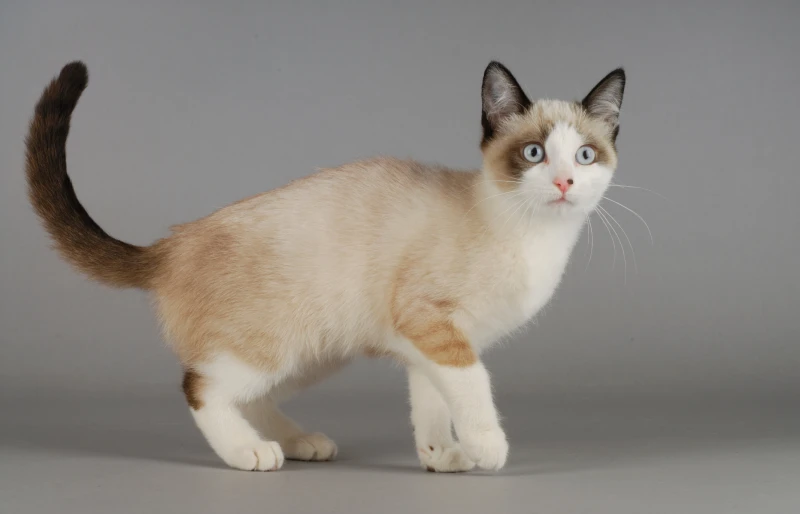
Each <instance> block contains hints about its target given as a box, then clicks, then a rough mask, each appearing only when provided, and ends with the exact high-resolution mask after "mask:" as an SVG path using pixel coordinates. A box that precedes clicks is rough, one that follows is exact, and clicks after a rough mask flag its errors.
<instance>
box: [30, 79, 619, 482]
mask: <svg viewBox="0 0 800 514" xmlns="http://www.w3.org/2000/svg"><path fill="white" fill-rule="evenodd" d="M81 66H82V65H81V64H73V65H71V67H67V68H65V70H66V71H65V72H62V76H61V77H60V78H59V79H58V80H56V81H54V82H53V85H51V86H50V89H48V90H47V91H46V94H45V96H44V100H43V102H45V101H46V100H48V99H49V98H50V97H48V96H47V95H50V96H51V97H56V98H57V97H58V95H62V96H65V95H71V96H69V98H71V99H72V100H73V103H72V104H71V106H70V109H71V108H72V106H74V103H75V102H76V101H77V95H79V94H80V91H81V90H82V88H83V87H85V80H86V79H85V68H81ZM614 73H617V75H614ZM70 81H72V82H70ZM81 81H82V82H81ZM601 85H602V87H598V88H595V90H593V93H594V98H595V103H594V104H592V103H591V102H590V103H589V104H586V101H585V104H584V105H583V106H582V105H580V104H577V103H570V102H562V101H555V100H542V101H539V102H536V103H534V104H531V103H530V101H529V100H528V99H527V97H525V96H524V93H522V91H521V89H519V87H518V85H517V83H516V81H515V80H514V79H513V77H512V76H511V75H510V72H508V71H507V70H506V69H505V68H504V67H502V65H499V64H496V63H494V64H492V65H490V67H489V69H488V70H487V74H486V75H485V78H484V88H483V91H484V99H483V108H484V114H486V113H487V112H488V113H490V116H485V118H486V122H485V124H484V141H483V143H482V149H483V152H484V162H483V165H482V168H481V169H480V170H473V171H456V170H450V169H446V168H443V167H438V166H429V165H423V164H420V163H417V162H413V161H403V160H398V159H392V158H376V159H371V160H365V161H360V162H356V163H352V164H347V165H344V166H341V167H339V168H334V169H327V170H322V171H320V172H318V173H316V174H314V175H311V176H309V177H307V178H304V179H300V180H296V181H294V182H292V183H291V184H289V185H287V186H285V187H283V188H280V189H277V190H274V191H270V192H267V193H264V194H261V195H258V196H255V197H252V198H249V199H246V200H243V201H241V202H239V203H236V204H234V205H231V206H229V207H226V208H223V209H221V210H219V211H217V212H215V213H214V214H212V215H210V216H208V217H205V218H203V219H200V220H197V221H194V222H191V223H187V224H184V225H180V226H177V227H174V230H173V234H172V235H171V236H170V237H168V238H166V239H163V240H161V241H159V242H157V243H156V244H155V245H153V246H152V247H149V248H138V247H131V246H130V245H125V243H122V242H118V241H116V242H115V240H110V238H109V236H108V235H107V234H105V233H102V232H97V230H99V229H96V227H92V226H90V225H87V224H85V220H83V218H81V217H80V216H82V215H80V213H78V214H75V212H77V211H74V212H73V211H70V209H72V208H73V207H72V205H79V204H77V199H76V198H72V197H70V196H69V194H71V190H69V191H67V192H66V193H64V194H65V195H67V196H65V198H66V200H67V202H66V203H64V204H63V205H61V206H58V207H59V209H61V210H57V209H50V208H49V207H48V206H49V205H50V204H48V203H47V202H49V201H51V200H50V199H51V198H53V195H52V192H53V189H52V187H54V186H49V185H48V184H50V182H46V181H45V180H51V177H54V178H52V181H53V182H52V183H58V182H57V181H58V180H61V179H59V178H58V177H59V175H58V173H61V171H59V169H55V168H49V167H48V166H50V164H49V163H48V162H45V161H42V160H41V159H40V158H39V157H37V156H38V155H39V153H37V152H44V151H48V147H47V144H49V143H48V141H50V140H48V139H46V136H47V132H46V131H47V130H49V128H48V127H49V125H47V123H46V122H47V121H48V120H51V119H55V118H52V117H50V118H48V117H47V116H49V115H47V111H46V109H47V108H49V107H50V104H47V103H44V104H42V105H44V107H42V108H41V109H42V112H43V113H45V114H42V117H41V120H39V121H36V123H38V124H39V125H35V126H34V129H35V130H39V131H40V132H42V131H44V132H42V133H43V134H44V135H43V136H42V138H41V139H40V140H39V139H34V140H33V143H36V144H39V145H40V146H35V145H34V144H31V150H30V151H31V155H32V156H33V157H32V158H31V159H32V160H31V161H30V163H31V167H30V168H29V170H30V171H29V173H30V176H31V177H32V178H31V180H32V181H34V182H32V184H33V185H32V187H33V188H34V189H33V193H32V195H33V196H32V198H33V199H34V201H35V204H36V205H37V206H38V208H39V209H40V212H42V213H43V217H44V218H45V220H46V221H47V222H48V223H49V225H48V227H49V230H51V233H53V234H54V237H56V239H57V240H58V241H61V242H62V243H61V244H62V248H63V249H64V250H63V252H64V253H65V255H67V256H68V257H69V258H70V259H71V262H73V263H75V264H76V266H78V267H79V268H80V269H82V270H84V271H86V272H87V273H89V274H90V275H92V276H95V275H97V276H101V277H104V278H103V279H104V280H106V281H107V282H109V283H113V284H115V285H131V284H133V285H139V286H140V287H145V288H147V289H150V290H151V292H152V295H153V298H154V300H155V305H156V309H157V312H158V315H159V318H160V320H161V323H162V325H163V330H164V333H165V336H166V339H167V340H168V341H169V343H170V345H171V347H172V348H173V349H174V351H175V353H176V354H177V356H178V358H179V359H180V361H181V363H182V364H183V366H184V367H185V368H186V377H185V379H184V390H185V392H186V396H187V400H188V402H189V405H190V407H191V411H192V415H193V416H194V419H195V421H196V423H197V426H198V427H199V428H200V430H201V431H202V432H203V434H204V435H205V437H206V438H207V439H208V442H209V444H210V446H211V447H212V448H213V449H214V451H215V452H216V453H217V454H218V455H219V456H220V457H221V458H222V460H224V461H225V462H226V463H227V464H228V465H229V466H232V467H234V468H239V469H248V470H274V469H278V468H280V467H281V465H282V464H283V461H284V459H285V458H293V459H300V460H327V459H331V458H333V457H334V456H335V455H336V452H337V450H336V445H335V444H334V443H333V442H332V441H330V440H329V439H328V438H327V437H325V436H324V435H322V434H319V433H308V432H305V431H304V430H302V429H301V428H300V427H299V426H298V425H297V424H295V423H294V422H293V421H292V420H290V419H289V418H287V417H286V416H285V415H283V414H282V413H281V412H280V410H279V409H278V407H277V404H278V402H279V401H281V400H282V399H284V398H285V397H287V396H288V395H291V394H292V393H293V392H295V391H296V390H299V389H302V388H304V387H306V386H308V385H309V384H312V383H314V382H316V381H318V380H320V379H322V378H325V377H326V376H327V375H329V374H330V373H333V372H335V371H336V370H338V369H339V368H341V367H342V366H344V365H345V364H347V363H348V362H349V361H350V360H352V359H353V358H354V357H356V356H358V355H363V354H369V355H388V356H391V357H394V358H396V359H397V360H398V361H399V362H402V363H403V364H404V365H406V366H407V368H408V375H409V390H410V399H411V418H412V423H413V425H414V434H415V439H416V446H417V453H418V455H419V458H420V461H421V464H422V465H423V467H425V468H428V469H431V470H434V471H441V472H452V471H465V470H468V469H471V468H472V467H473V466H475V465H477V466H478V467H480V468H484V469H493V470H494V469H500V468H502V467H503V466H504V465H505V463H506V459H507V457H508V448H509V446H508V442H507V441H506V436H505V434H504V432H503V429H502V428H501V424H500V420H499V416H498V413H497V410H496V409H495V406H494V402H493V399H492V390H491V384H490V377H489V373H488V371H487V370H486V368H485V367H484V365H483V364H482V362H481V361H480V359H479V356H480V353H481V352H482V351H483V350H484V349H485V348H487V347H488V346H489V345H491V344H492V343H494V342H496V341H498V340H499V339H501V338H502V337H504V336H506V335H508V334H510V333H511V332H513V331H515V330H518V329H520V328H521V327H522V326H523V325H524V324H525V323H526V322H527V321H528V320H530V319H531V318H532V317H533V316H534V315H535V314H536V313H537V312H538V311H539V310H540V309H541V308H542V307H543V306H544V305H545V304H546V303H547V302H548V301H549V300H550V298H551V297H552V295H553V293H554V292H555V290H556V288H557V287H558V284H559V282H560V281H561V277H562V274H563V272H564V269H565V267H566V264H567V262H568V260H569V257H570V253H571V251H572V249H573V246H574V245H575V242H576V240H577V238H578V235H579V233H580V232H581V230H582V227H583V224H584V221H585V219H586V217H587V216H588V214H589V213H590V212H591V211H592V210H593V209H594V208H595V206H596V205H597V203H598V202H599V200H600V199H601V198H602V196H603V193H604V192H605V190H606V188H607V187H608V184H609V183H610V181H611V177H612V174H613V172H614V169H615V167H616V163H617V157H616V149H615V145H614V139H615V135H616V133H615V129H616V125H617V118H616V116H617V114H618V112H619V106H620V103H621V100H622V90H623V88H624V74H621V70H618V72H612V74H610V75H609V77H607V78H606V79H604V82H601ZM79 87H80V89H78V88H79ZM76 91H77V93H76ZM48 101H49V100H48ZM52 105H53V106H54V108H58V107H59V106H61V105H66V104H63V103H62V104H59V103H57V102H56V103H54V104H52ZM70 112H71V111H70ZM592 112H597V113H599V117H598V116H593V115H591V114H590V113H592ZM66 119H67V120H68V118H66ZM58 120H61V121H63V119H62V118H58ZM58 120H57V121H58ZM487 123H488V124H487ZM42 127H43V128H42ZM34 134H35V135H36V134H38V133H37V132H34ZM531 143H537V144H540V145H541V146H542V148H543V149H544V150H545V154H546V158H545V159H544V160H543V161H542V162H540V163H536V164H534V163H531V162H526V161H525V160H524V158H523V152H522V149H523V148H524V147H525V146H526V145H528V144H531ZM587 144H588V145H591V146H592V147H593V148H594V149H595V150H596V153H597V161H596V162H594V163H591V164H588V165H580V164H578V163H577V161H576V158H575V155H576V152H577V151H578V149H579V148H580V147H581V146H582V145H587ZM40 147H41V148H42V150H40V149H39V148H40ZM42 155H47V154H45V153H42ZM42 162H45V164H46V166H45V165H41V163H42ZM56 164H57V163H56ZM37 166H38V167H37ZM64 169H65V168H64ZM43 173H50V174H51V175H42V174H43ZM63 173H64V174H65V171H64V172H63ZM37 180H38V181H39V182H35V181H37ZM557 181H561V183H564V182H565V181H569V183H570V184H571V187H570V188H569V189H568V190H567V192H566V193H564V194H563V195H562V191H561V190H559V187H557V186H556V182H557ZM39 183H42V184H44V186H42V187H39V186H38V184H39ZM36 187H39V189H36ZM48 195H49V196H48ZM55 198H56V201H60V199H59V197H55ZM36 202H38V203H36ZM69 202H73V203H72V204H70V203H69ZM62 213H67V214H69V215H74V216H76V217H75V219H74V220H73V221H71V223H72V224H71V225H64V224H63V223H61V222H60V221H59V220H60V219H61V217H62V216H63V214H62ZM84 214H85V213H84ZM76 230H82V231H83V232H85V233H86V234H88V235H87V236H86V237H91V238H94V239H92V241H97V243H96V244H97V245H106V246H104V248H107V252H106V254H107V255H108V256H109V259H111V258H113V259H115V267H114V268H113V270H111V271H106V269H105V268H104V267H103V266H104V265H103V263H102V262H100V261H98V260H97V259H95V260H91V259H90V258H89V257H87V252H86V248H87V247H88V244H82V243H81V240H80V239H77V236H74V235H73V234H74V233H75V231H76ZM76 241H77V243H76ZM109 241H110V242H109ZM92 244H95V243H92ZM133 259H135V263H136V264H137V266H138V267H137V268H136V273H137V274H136V275H135V276H128V275H126V265H125V263H126V262H134V260H133ZM452 429H455V435H456V436H457V438H455V437H453V432H452Z"/></svg>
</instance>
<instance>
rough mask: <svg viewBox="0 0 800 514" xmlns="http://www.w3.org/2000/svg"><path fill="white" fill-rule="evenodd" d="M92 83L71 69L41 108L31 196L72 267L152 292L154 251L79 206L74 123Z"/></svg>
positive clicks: (33, 130) (30, 161)
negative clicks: (72, 174) (115, 233)
mask: <svg viewBox="0 0 800 514" xmlns="http://www.w3.org/2000/svg"><path fill="white" fill-rule="evenodd" d="M88 80H89V74H88V71H87V70H86V66H85V65H84V64H83V63H82V62H77V61H76V62H73V63H70V64H67V65H66V66H64V68H63V69H62V70H61V73H60V74H59V76H58V77H57V78H55V79H53V81H52V82H50V85H48V86H47V88H45V90H44V92H43V93H42V96H41V98H40V99H39V102H38V103H37V104H36V111H35V114H34V116H33V119H32V120H31V124H30V130H29V132H28V137H27V139H26V141H25V144H26V147H27V152H26V171H27V175H28V194H29V196H30V200H31V203H32V204H33V206H34V208H35V209H36V212H37V213H38V214H39V217H40V218H41V219H42V221H43V223H44V226H45V228H46V229H47V231H48V232H49V233H50V235H51V236H52V238H53V240H54V241H55V243H56V248H57V249H58V251H59V252H60V253H61V255H62V257H63V258H64V259H65V260H67V261H68V262H69V263H70V264H72V265H73V266H75V267H76V268H77V269H78V270H80V271H82V272H83V273H85V274H86V275H88V276H89V277H90V278H93V279H95V280H98V281H100V282H103V283H105V284H108V285H111V286H116V287H138V288H143V289H147V288H149V287H150V284H151V280H152V278H153V275H154V274H155V271H156V269H157V267H158V260H159V259H158V254H157V253H156V251H155V250H154V248H152V247H150V248H145V247H140V246H133V245H130V244H128V243H124V242H122V241H119V240H118V239H114V238H113V237H111V236H109V235H108V234H106V233H105V231H103V229H102V228H100V226H99V225H98V224H97V223H95V221H94V220H93V219H92V218H91V217H89V214H88V213H87V212H86V209H84V208H83V205H81V203H80V202H79V201H78V197H77V196H76V195H75V190H74V189H73V187H72V181H71V180H70V178H69V176H68V175H67V155H66V143H67V134H68V133H69V122H70V118H71V116H72V111H73V110H74V109H75V105H76V104H77V103H78V99H79V98H80V96H81V93H82V92H83V90H84V89H85V88H86V84H87V83H88Z"/></svg>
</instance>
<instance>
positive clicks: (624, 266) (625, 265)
mask: <svg viewBox="0 0 800 514" xmlns="http://www.w3.org/2000/svg"><path fill="white" fill-rule="evenodd" d="M598 207H600V206H599V205H598ZM606 212H607V211H606V210H605V209H603V210H601V211H598V213H599V214H601V215H602V216H603V217H604V218H606ZM608 224H609V226H610V227H611V230H612V231H613V232H614V235H615V236H616V237H617V241H619V247H620V249H621V250H622V280H623V282H624V281H625V280H626V279H627V277H628V259H627V258H626V256H625V245H624V244H622V239H620V237H619V233H618V232H617V229H616V228H614V225H613V224H612V223H611V221H610V220H609V222H608Z"/></svg>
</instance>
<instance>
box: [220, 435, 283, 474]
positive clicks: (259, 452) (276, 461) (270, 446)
mask: <svg viewBox="0 0 800 514" xmlns="http://www.w3.org/2000/svg"><path fill="white" fill-rule="evenodd" d="M221 457H222V458H223V460H224V461H225V463H226V464H228V465H229V466H230V467H232V468H236V469H242V470H245V471H275V470H278V469H280V468H281V466H283V452H282V451H281V447H280V445H279V444H278V443H276V442H274V441H260V442H258V443H255V444H253V445H252V446H242V447H238V448H233V449H231V450H230V451H228V452H225V453H224V454H221Z"/></svg>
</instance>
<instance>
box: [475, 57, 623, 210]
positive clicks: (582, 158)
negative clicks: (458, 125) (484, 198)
mask: <svg viewBox="0 0 800 514" xmlns="http://www.w3.org/2000/svg"><path fill="white" fill-rule="evenodd" d="M624 90H625V72H624V71H623V70H622V69H621V68H620V69H617V70H614V71H612V72H611V73H609V74H608V75H606V76H605V77H604V78H603V80H601V81H600V82H599V83H598V84H597V85H596V86H595V87H594V88H593V89H592V90H591V91H590V92H589V94H588V95H587V96H586V98H584V99H583V101H580V102H577V101H576V102H566V101H562V100H537V101H533V102H532V101H531V100H529V99H528V97H527V96H526V95H525V92H524V91H523V90H522V87H520V85H519V83H518V82H517V80H516V79H515V78H514V76H513V75H512V74H511V72H510V71H509V70H508V69H507V68H506V67H505V66H503V65H502V64H500V63H499V62H492V63H490V64H489V66H488V67H487V68H486V72H485V73H484V76H483V89H482V98H483V113H482V116H481V122H482V124H483V140H482V141H481V149H482V150H483V158H484V166H483V172H484V173H485V174H486V178H487V179H488V180H489V181H490V182H489V183H491V184H493V185H494V188H495V189H497V190H498V191H499V193H498V198H499V199H500V200H502V201H503V203H511V204H513V203H519V202H525V204H527V206H526V208H527V209H528V212H529V213H534V212H535V213H536V214H546V215H566V214H579V213H583V214H588V212H590V211H591V210H592V209H593V208H594V207H595V206H596V205H597V203H599V201H600V200H601V199H602V197H603V194H604V193H605V191H606V189H607V188H608V186H609V184H610V182H611V178H612V175H613V173H614V170H615V169H616V166H617V150H616V139H617V134H618V133H619V111H620V106H621V105H622V95H623V92H624ZM504 193H508V194H504ZM516 193H519V194H516Z"/></svg>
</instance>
